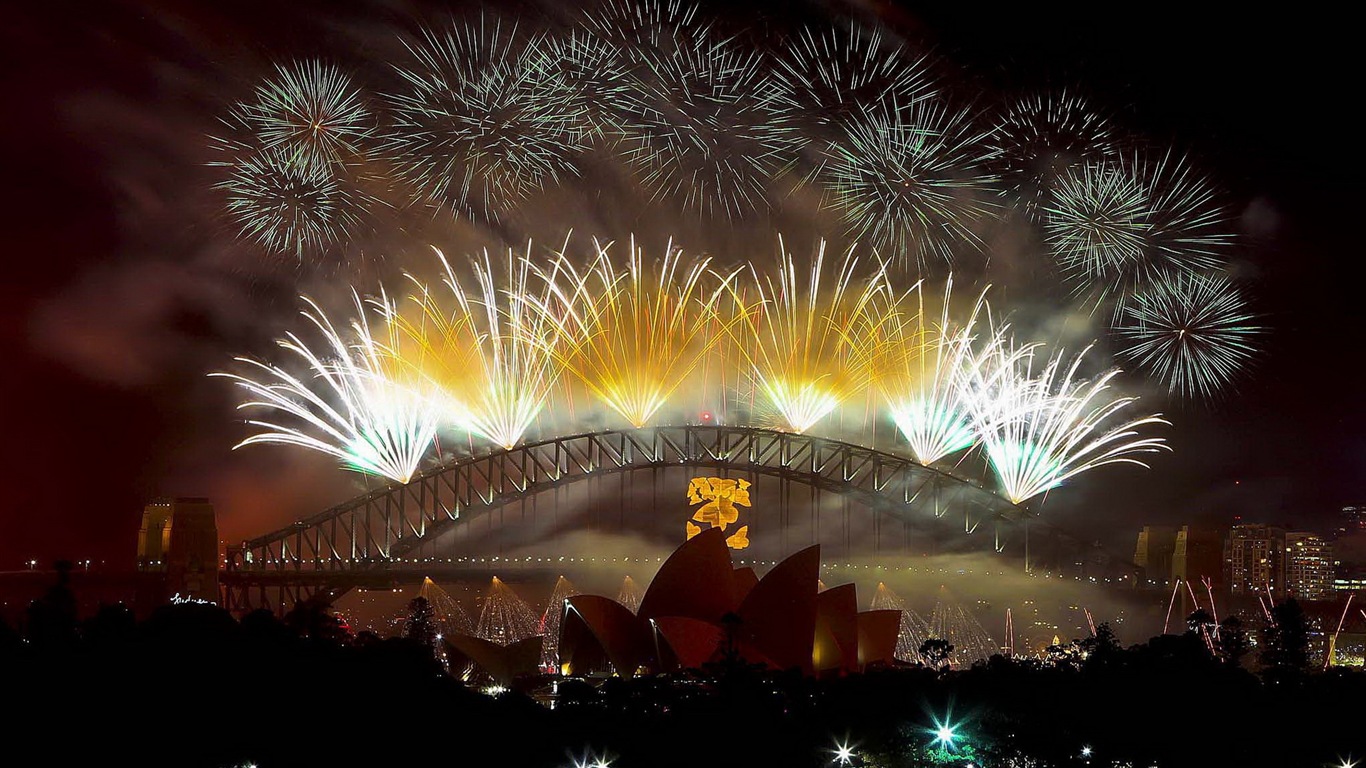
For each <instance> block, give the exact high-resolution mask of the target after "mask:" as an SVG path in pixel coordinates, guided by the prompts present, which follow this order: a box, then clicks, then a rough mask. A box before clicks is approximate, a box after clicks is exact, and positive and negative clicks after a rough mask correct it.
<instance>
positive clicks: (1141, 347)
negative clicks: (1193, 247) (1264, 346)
mask: <svg viewBox="0 0 1366 768" xmlns="http://www.w3.org/2000/svg"><path fill="white" fill-rule="evenodd" d="M1114 333H1115V336H1117V337H1118V338H1119V339H1120V340H1121V341H1122V342H1123V343H1124V345H1125V346H1124V347H1122V348H1121V349H1120V350H1119V354H1120V355H1121V356H1122V357H1123V358H1125V359H1127V360H1129V361H1130V362H1132V363H1134V364H1135V365H1136V366H1137V367H1139V368H1141V369H1143V370H1144V371H1147V372H1149V373H1151V374H1152V375H1153V376H1154V377H1156V378H1157V379H1158V381H1160V382H1162V383H1163V384H1165V385H1166V386H1167V389H1168V391H1169V392H1170V393H1171V394H1173V395H1177V396H1179V397H1184V398H1205V399H1208V398H1211V397H1213V396H1214V395H1215V394H1216V393H1218V392H1219V390H1220V389H1222V388H1223V387H1225V386H1227V385H1228V384H1230V383H1231V382H1232V381H1233V380H1234V379H1236V378H1237V376H1238V374H1239V373H1241V372H1242V371H1243V370H1244V369H1245V368H1246V367H1247V365H1248V364H1249V363H1250V362H1251V360H1252V359H1253V358H1254V357H1255V356H1256V354H1257V347H1256V346H1255V345H1254V343H1253V342H1254V340H1255V339H1256V338H1257V337H1258V336H1259V335H1261V333H1262V328H1261V327H1259V326H1258V325H1256V322H1255V318H1254V317H1253V315H1252V313H1250V312H1249V311H1248V309H1247V301H1246V299H1245V298H1244V296H1243V295H1242V293H1241V292H1240V291H1239V290H1238V289H1237V287H1236V286H1235V285H1234V284H1233V283H1232V281H1230V280H1229V279H1228V278H1225V277H1222V276H1219V275H1204V274H1197V273H1180V274H1176V275H1171V276H1167V275H1163V276H1161V277H1159V278H1157V279H1154V280H1153V281H1151V283H1150V284H1149V285H1148V286H1147V287H1145V288H1141V289H1139V290H1137V291H1136V292H1135V293H1134V295H1133V297H1132V299H1131V301H1129V302H1128V303H1127V304H1126V305H1125V306H1124V308H1123V310H1122V313H1121V315H1120V319H1119V322H1118V324H1117V326H1116V327H1115V329H1114Z"/></svg>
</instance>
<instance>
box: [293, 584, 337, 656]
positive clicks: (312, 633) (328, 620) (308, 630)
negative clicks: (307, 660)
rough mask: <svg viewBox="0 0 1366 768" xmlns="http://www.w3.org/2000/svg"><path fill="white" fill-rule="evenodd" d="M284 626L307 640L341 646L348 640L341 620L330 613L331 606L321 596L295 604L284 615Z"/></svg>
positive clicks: (314, 596)
mask: <svg viewBox="0 0 1366 768" xmlns="http://www.w3.org/2000/svg"><path fill="white" fill-rule="evenodd" d="M285 626H287V627H289V628H290V629H292V630H294V633H295V634H297V635H298V636H299V637H302V638H305V639H307V640H315V641H318V642H323V643H330V644H333V645H341V644H344V643H346V642H347V640H349V639H350V636H349V633H348V632H347V631H346V627H345V626H344V625H343V624H342V622H341V619H339V618H337V616H336V614H334V613H332V605H331V604H330V603H329V602H328V601H327V598H325V597H323V596H322V595H321V594H316V595H313V596H311V597H309V598H308V599H306V600H300V601H299V602H297V603H295V604H294V608H293V609H291V610H290V612H289V613H287V614H285Z"/></svg>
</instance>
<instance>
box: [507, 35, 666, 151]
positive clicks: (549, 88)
mask: <svg viewBox="0 0 1366 768" xmlns="http://www.w3.org/2000/svg"><path fill="white" fill-rule="evenodd" d="M622 62H623V56H622V51H621V47H620V46H618V45H615V44H613V43H612V42H610V41H609V40H607V39H606V38H603V37H601V36H599V35H595V34H593V33H592V32H590V31H588V30H584V29H578V28H575V29H571V30H569V31H568V32H566V33H564V34H560V35H554V36H551V37H549V38H547V39H546V41H545V43H544V45H540V46H536V47H534V48H530V49H528V52H527V61H526V66H527V69H528V71H529V77H530V79H531V81H532V82H533V84H534V87H535V88H536V89H537V91H538V93H537V95H536V96H535V97H534V98H536V99H537V100H547V101H549V102H550V103H554V104H558V105H560V107H559V109H560V112H561V113H562V114H563V115H564V116H565V119H566V120H568V122H569V123H570V125H571V128H570V130H571V132H572V133H573V137H574V142H575V143H576V144H579V145H581V146H583V147H587V146H588V145H590V144H592V143H594V142H602V143H607V144H615V143H616V142H618V141H620V139H621V137H622V134H623V131H624V128H623V127H622V126H623V121H624V120H625V119H626V116H627V115H629V114H631V113H632V112H638V111H639V104H638V103H637V102H636V100H635V97H636V92H635V89H633V88H631V87H630V85H629V83H630V80H629V73H628V71H627V68H626V66H625V65H624V64H623V63H622Z"/></svg>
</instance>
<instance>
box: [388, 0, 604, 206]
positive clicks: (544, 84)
mask: <svg viewBox="0 0 1366 768" xmlns="http://www.w3.org/2000/svg"><path fill="white" fill-rule="evenodd" d="M544 41H545V38H544V36H543V35H541V34H536V35H533V36H531V37H530V39H528V40H525V41H519V40H518V38H517V30H516V27H515V25H514V27H513V28H512V29H511V30H508V31H506V32H505V31H504V30H503V28H502V25H501V23H500V22H498V21H490V20H489V19H487V18H486V17H484V16H481V17H480V19H479V22H478V23H477V24H463V25H455V26H453V27H452V28H450V29H448V30H447V31H446V32H445V33H444V34H438V33H435V32H432V31H430V30H425V31H424V32H423V37H422V41H421V42H420V43H418V44H408V43H406V42H405V46H407V48H408V51H409V53H410V54H411V55H412V57H413V58H414V59H415V60H416V64H415V65H413V66H396V67H395V70H396V73H397V74H398V76H399V78H400V79H401V80H402V81H403V85H404V88H403V90H400V91H397V92H394V93H390V94H388V95H387V96H386V99H387V101H388V103H389V108H390V114H391V119H392V122H393V125H392V128H391V130H390V131H388V132H387V134H386V135H385V137H384V140H383V143H382V149H383V150H384V151H385V152H386V154H387V155H388V156H389V157H390V159H391V160H392V161H393V163H394V165H395V167H396V169H397V172H398V174H399V176H400V177H401V178H402V179H404V180H405V181H407V182H408V183H409V184H411V185H412V186H413V187H414V188H415V189H416V190H417V191H418V192H419V193H420V194H421V195H422V196H424V197H425V198H426V199H427V200H428V201H430V202H432V203H433V204H436V205H443V206H448V207H450V208H451V209H452V210H454V211H456V212H457V213H459V214H461V215H463V216H467V217H469V218H471V219H474V220H489V221H497V220H498V219H499V218H500V216H501V215H502V214H503V212H504V211H506V210H507V209H509V208H511V207H514V206H516V205H517V204H518V203H521V202H522V201H524V200H525V199H526V198H527V197H529V196H530V195H531V194H532V193H533V192H535V191H538V190H541V189H544V188H545V187H547V186H551V185H554V184H556V183H558V182H559V181H560V180H561V179H562V178H564V177H565V176H567V175H572V174H573V173H574V166H573V164H572V160H573V158H574V156H575V155H577V154H578V152H579V151H580V150H581V149H582V146H583V144H582V140H583V134H582V132H581V130H580V129H581V126H582V124H583V115H580V114H578V113H577V112H576V111H575V110H576V109H577V108H578V107H577V106H576V102H575V100H572V99H550V98H545V94H546V93H547V92H548V90H549V91H554V90H555V84H554V83H553V82H548V80H551V79H553V75H554V74H555V73H554V71H553V70H551V69H548V68H547V67H545V66H544V60H543V59H538V58H537V57H536V56H534V55H531V54H529V53H528V51H533V52H534V51H537V50H538V49H539V48H540V47H541V46H543V45H544Z"/></svg>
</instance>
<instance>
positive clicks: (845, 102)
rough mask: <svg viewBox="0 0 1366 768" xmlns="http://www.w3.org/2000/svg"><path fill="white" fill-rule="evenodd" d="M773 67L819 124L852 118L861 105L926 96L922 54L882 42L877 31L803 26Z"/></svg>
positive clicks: (891, 106) (886, 107) (888, 105)
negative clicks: (915, 54)
mask: <svg viewBox="0 0 1366 768" xmlns="http://www.w3.org/2000/svg"><path fill="white" fill-rule="evenodd" d="M777 72H778V75H779V77H780V78H782V79H783V81H784V82H786V83H787V86H788V90H789V92H790V93H791V94H792V96H793V98H794V100H795V102H796V104H797V105H798V108H799V109H800V111H801V112H802V113H803V114H804V115H807V116H809V117H810V118H811V119H813V120H814V121H815V122H817V123H818V124H821V125H827V126H828V125H832V124H839V123H842V122H843V121H845V120H848V119H851V118H855V117H857V115H858V112H859V110H861V109H873V110H875V111H894V110H895V109H896V105H898V104H910V103H913V102H915V101H916V100H917V99H919V98H921V97H927V96H929V95H930V90H931V87H932V82H933V81H932V78H931V76H930V72H929V67H928V63H927V61H926V59H925V58H923V57H916V56H914V55H911V54H910V53H909V52H908V51H906V50H903V49H902V47H901V46H900V45H899V44H896V43H890V42H887V41H884V40H883V38H882V32H881V31H880V30H873V31H871V32H868V31H864V30H861V29H859V28H858V27H852V26H851V27H849V28H848V29H847V30H844V31H841V30H838V29H835V28H834V27H815V28H808V29H804V30H802V32H800V33H799V34H798V35H797V36H796V38H794V39H793V40H792V41H791V44H790V45H789V46H787V47H786V48H784V50H783V51H782V53H781V54H780V56H779V58H778V61H777Z"/></svg>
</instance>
